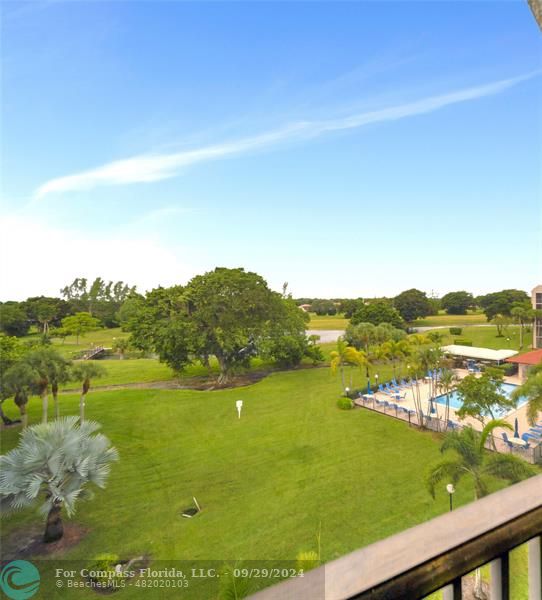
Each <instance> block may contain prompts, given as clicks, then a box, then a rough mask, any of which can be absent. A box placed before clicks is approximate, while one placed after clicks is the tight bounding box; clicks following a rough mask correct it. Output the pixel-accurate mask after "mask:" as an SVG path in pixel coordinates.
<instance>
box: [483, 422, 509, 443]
mask: <svg viewBox="0 0 542 600" xmlns="http://www.w3.org/2000/svg"><path fill="white" fill-rule="evenodd" d="M497 427H501V428H502V429H509V430H510V431H514V428H513V427H512V425H510V423H508V421H505V420H504V419H492V420H491V421H490V422H489V423H488V424H487V425H486V426H485V427H484V428H483V429H482V433H481V435H480V448H484V447H485V445H486V441H487V438H488V437H489V436H490V435H491V434H492V433H493V430H494V429H496V428H497Z"/></svg>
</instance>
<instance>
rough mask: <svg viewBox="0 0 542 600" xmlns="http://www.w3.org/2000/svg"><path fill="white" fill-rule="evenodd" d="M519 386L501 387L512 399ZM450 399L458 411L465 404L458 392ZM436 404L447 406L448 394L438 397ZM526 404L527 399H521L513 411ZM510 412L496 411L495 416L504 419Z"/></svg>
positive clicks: (506, 384)
mask: <svg viewBox="0 0 542 600" xmlns="http://www.w3.org/2000/svg"><path fill="white" fill-rule="evenodd" d="M517 387H518V386H517V385H512V384H511V383H503V384H502V386H501V390H502V393H503V394H504V395H505V396H508V397H510V395H511V394H512V392H513V391H514V390H515V389H516V388H517ZM449 397H450V406H451V407H452V408H455V409H456V410H457V409H459V408H461V406H462V405H463V402H462V401H461V398H460V397H459V394H458V393H457V390H452V391H451V392H450V394H449ZM435 402H437V403H438V404H444V405H446V394H442V395H441V396H437V397H436V398H435ZM524 404H527V398H523V397H521V398H519V399H518V401H517V403H516V408H515V409H512V410H517V409H518V408H520V407H521V406H523V405H524ZM509 412H512V411H508V412H507V411H503V410H499V409H496V410H495V411H494V414H495V416H496V417H504V416H506V415H507V414H508V413H509Z"/></svg>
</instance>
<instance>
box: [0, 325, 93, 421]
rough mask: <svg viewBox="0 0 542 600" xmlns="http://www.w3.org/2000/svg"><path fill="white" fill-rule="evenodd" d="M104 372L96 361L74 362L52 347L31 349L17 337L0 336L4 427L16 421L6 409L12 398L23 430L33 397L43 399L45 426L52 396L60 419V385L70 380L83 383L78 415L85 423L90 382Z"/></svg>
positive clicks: (0, 403) (0, 400)
mask: <svg viewBox="0 0 542 600" xmlns="http://www.w3.org/2000/svg"><path fill="white" fill-rule="evenodd" d="M104 373H105V370H104V368H103V367H102V366H101V365H98V364H96V362H93V361H81V362H75V363H73V362H72V361H69V360H67V359H65V358H64V357H63V356H62V355H61V354H59V353H58V352H57V351H56V350H54V349H52V348H50V347H47V346H43V345H34V346H29V345H28V344H24V343H22V342H21V341H20V340H19V339H18V338H16V337H9V336H6V335H0V418H1V419H2V421H3V423H4V424H10V423H12V422H13V420H12V419H10V418H9V417H8V416H7V415H6V414H5V412H4V410H3V404H4V402H5V401H6V400H7V399H9V398H13V401H14V403H15V405H16V406H17V408H18V409H19V412H20V420H21V422H22V425H23V428H24V427H26V426H27V423H28V414H27V404H28V400H29V398H30V397H31V396H32V395H36V396H39V397H40V398H41V402H42V422H43V423H47V418H48V411H49V396H50V395H52V397H53V401H54V407H55V417H56V418H59V416H60V404H59V388H60V386H62V385H63V384H65V383H67V382H68V381H74V382H76V381H78V382H80V383H81V384H82V389H81V397H80V403H79V416H80V419H81V422H83V420H84V417H85V400H86V396H87V394H88V391H89V389H90V382H91V379H94V378H96V377H101V376H102V375H104Z"/></svg>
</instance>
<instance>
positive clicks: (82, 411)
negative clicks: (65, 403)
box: [79, 394, 87, 423]
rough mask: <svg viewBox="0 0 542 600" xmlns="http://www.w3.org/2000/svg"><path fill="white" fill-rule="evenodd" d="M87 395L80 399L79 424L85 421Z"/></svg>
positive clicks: (82, 395)
mask: <svg viewBox="0 0 542 600" xmlns="http://www.w3.org/2000/svg"><path fill="white" fill-rule="evenodd" d="M86 397H87V395H86V394H81V397H80V398H79V423H84V421H85V400H86Z"/></svg>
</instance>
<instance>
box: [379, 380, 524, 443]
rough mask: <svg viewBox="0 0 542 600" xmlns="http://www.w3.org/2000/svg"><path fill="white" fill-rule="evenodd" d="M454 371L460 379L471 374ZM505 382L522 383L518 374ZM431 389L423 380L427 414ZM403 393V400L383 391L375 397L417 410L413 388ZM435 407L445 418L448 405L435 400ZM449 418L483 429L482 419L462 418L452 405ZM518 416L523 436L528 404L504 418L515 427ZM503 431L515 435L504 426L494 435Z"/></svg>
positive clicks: (423, 398)
mask: <svg viewBox="0 0 542 600" xmlns="http://www.w3.org/2000/svg"><path fill="white" fill-rule="evenodd" d="M454 372H455V374H456V375H457V377H458V378H459V379H463V378H464V377H466V376H467V375H469V372H468V371H467V370H465V369H454ZM504 382H505V383H510V384H512V385H520V383H521V382H520V381H519V378H518V377H517V376H513V377H505V378H504ZM430 389H431V386H430V384H429V383H428V382H422V383H420V384H419V391H420V398H421V400H422V407H423V411H424V413H427V414H428V413H429V399H430ZM401 393H402V394H405V395H406V397H405V398H404V399H403V400H395V399H392V398H390V397H389V396H388V395H386V394H383V393H382V392H376V393H375V397H376V398H377V399H378V400H381V401H384V400H386V401H388V402H394V403H395V404H397V405H398V406H404V407H405V408H409V409H411V410H416V405H415V402H414V392H413V390H412V389H411V388H406V389H405V390H403V391H402V392H401ZM440 395H442V394H440ZM433 407H434V410H435V411H436V412H433V413H432V416H437V417H438V418H440V419H444V413H445V408H446V407H445V406H444V405H443V404H439V403H438V402H433ZM449 418H450V421H453V422H455V423H459V424H460V425H472V427H474V429H477V430H478V431H481V430H482V424H481V423H480V421H478V420H476V419H473V418H471V417H466V418H464V419H462V420H460V419H459V417H458V416H457V413H456V410H455V409H454V408H453V407H452V406H450V416H449ZM516 418H517V420H518V427H519V434H520V436H521V435H522V434H523V433H525V432H526V431H528V430H529V427H530V425H529V423H528V421H527V405H526V404H524V405H523V406H520V407H519V408H518V409H516V410H513V411H511V412H510V413H509V414H508V415H506V417H504V420H505V421H507V422H508V423H510V425H511V426H512V428H513V427H514V422H515V419H516ZM503 432H506V433H507V435H508V437H513V435H514V433H513V429H512V431H510V430H506V429H503V428H497V429H495V431H494V435H495V436H496V437H499V438H502V433H503Z"/></svg>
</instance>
